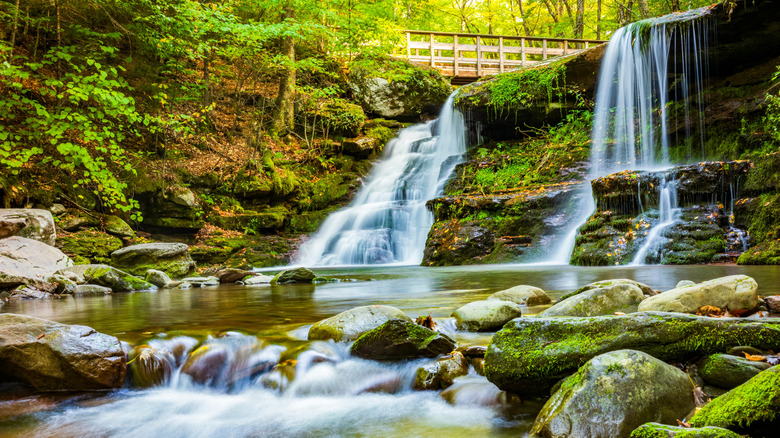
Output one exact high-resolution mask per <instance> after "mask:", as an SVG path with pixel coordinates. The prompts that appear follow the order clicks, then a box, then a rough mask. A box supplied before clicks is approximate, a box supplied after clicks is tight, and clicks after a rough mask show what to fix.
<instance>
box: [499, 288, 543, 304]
mask: <svg viewBox="0 0 780 438" xmlns="http://www.w3.org/2000/svg"><path fill="white" fill-rule="evenodd" d="M488 299H489V300H503V301H511V302H513V303H515V304H519V305H521V306H538V305H543V304H550V303H551V302H552V299H551V298H550V297H549V296H548V295H547V294H546V293H545V292H544V290H542V289H539V288H538V287H533V286H525V285H520V286H515V287H513V288H510V289H506V290H502V291H500V292H496V293H494V294H493V295H491V296H489V297H488Z"/></svg>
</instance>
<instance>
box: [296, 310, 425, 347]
mask: <svg viewBox="0 0 780 438" xmlns="http://www.w3.org/2000/svg"><path fill="white" fill-rule="evenodd" d="M391 319H400V320H403V321H408V322H412V319H411V318H409V316H407V315H406V314H405V313H404V312H402V311H400V310H398V309H396V308H395V307H390V306H382V305H374V306H361V307H355V308H354V309H350V310H347V311H345V312H341V313H339V314H338V315H334V316H331V317H330V318H327V319H323V320H322V321H319V322H317V323H315V324H314V325H313V326H312V327H311V328H310V329H309V340H312V341H313V340H328V339H333V340H334V341H336V342H349V341H354V340H355V339H357V338H359V337H360V335H362V334H363V333H366V332H368V331H370V330H373V329H375V328H377V327H379V326H380V325H382V324H384V323H386V322H387V321H390V320H391Z"/></svg>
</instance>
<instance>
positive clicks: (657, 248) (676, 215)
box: [631, 176, 682, 265]
mask: <svg viewBox="0 0 780 438" xmlns="http://www.w3.org/2000/svg"><path fill="white" fill-rule="evenodd" d="M681 214H682V209H680V208H679V207H678V206H677V184H676V182H675V181H674V179H672V180H671V181H667V177H666V176H664V177H663V178H662V179H661V184H660V186H659V187H658V223H657V224H656V225H655V226H654V227H652V228H651V229H650V231H649V232H648V233H647V240H645V243H644V244H643V245H642V247H641V248H639V251H637V253H636V255H635V256H634V260H633V261H631V264H632V265H644V264H645V263H646V262H647V256H648V253H649V252H650V251H653V252H652V253H651V255H652V256H653V260H658V261H660V260H661V258H662V256H663V254H662V252H661V251H662V248H663V239H664V237H663V234H662V233H663V231H664V230H666V229H667V228H669V227H670V226H672V225H674V224H675V223H677V222H678V221H679V220H680V215H681Z"/></svg>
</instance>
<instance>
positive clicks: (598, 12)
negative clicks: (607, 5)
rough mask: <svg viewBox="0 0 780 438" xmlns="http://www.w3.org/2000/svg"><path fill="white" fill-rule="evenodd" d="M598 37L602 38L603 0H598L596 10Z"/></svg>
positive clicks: (598, 38)
mask: <svg viewBox="0 0 780 438" xmlns="http://www.w3.org/2000/svg"><path fill="white" fill-rule="evenodd" d="M596 14H598V15H597V16H596V39H597V40H600V39H601V0H598V7H597V10H596Z"/></svg>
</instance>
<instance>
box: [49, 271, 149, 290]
mask: <svg viewBox="0 0 780 438" xmlns="http://www.w3.org/2000/svg"><path fill="white" fill-rule="evenodd" d="M69 273H73V274H76V275H78V276H79V277H80V279H83V281H78V283H82V284H83V283H88V284H96V285H98V286H105V287H108V288H111V290H112V291H114V292H136V291H141V290H156V289H157V286H155V285H153V284H151V283H147V282H146V281H144V280H141V279H140V278H137V277H134V276H132V275H130V274H128V273H127V272H124V271H120V270H119V269H116V268H113V267H111V266H108V265H77V266H73V267H70V268H65V269H62V270H59V271H57V274H62V275H68V274H69Z"/></svg>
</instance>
